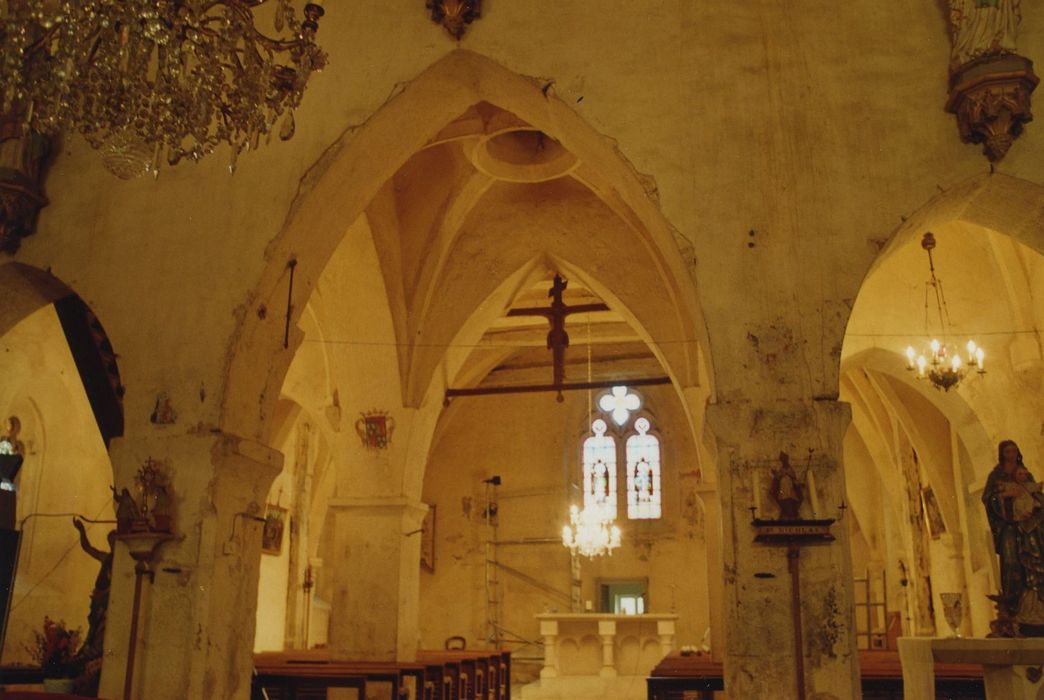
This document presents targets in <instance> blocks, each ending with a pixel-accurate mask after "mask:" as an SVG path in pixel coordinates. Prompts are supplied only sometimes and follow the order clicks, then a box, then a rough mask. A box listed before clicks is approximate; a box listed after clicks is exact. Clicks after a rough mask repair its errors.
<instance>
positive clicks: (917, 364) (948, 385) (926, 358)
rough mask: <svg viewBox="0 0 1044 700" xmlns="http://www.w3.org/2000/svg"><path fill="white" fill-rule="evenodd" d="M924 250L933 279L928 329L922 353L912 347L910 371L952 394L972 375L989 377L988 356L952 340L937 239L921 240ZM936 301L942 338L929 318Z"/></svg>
mask: <svg viewBox="0 0 1044 700" xmlns="http://www.w3.org/2000/svg"><path fill="white" fill-rule="evenodd" d="M921 247H922V248H924V250H925V252H927V253H928V272H929V278H928V281H927V282H926V283H925V290H924V325H925V336H926V338H930V339H928V340H927V341H926V343H925V346H924V347H923V348H922V350H921V352H920V353H918V352H917V351H916V350H914V347H913V346H912V345H911V346H909V347H907V348H906V369H907V370H909V371H911V372H916V373H917V377H918V378H919V379H926V380H928V381H929V382H931V383H932V385H933V386H935V388H937V389H942V390H943V391H949V390H950V389H952V388H953V387H955V386H957V385H958V384H960V383H961V380H963V379H964V378H965V377H966V376H967V374H968V372H969V371H975V372H977V373H978V374H985V373H986V370H985V369H983V366H984V365H983V362H984V360H985V359H986V352H985V351H984V350H983V349H982V348H981V347H979V345H978V344H977V343H976V342H975V341H974V340H969V341H968V342H967V343H966V344H965V345H964V348H963V350H964V352H965V354H964V355H963V356H962V355H961V352H962V348H960V347H958V345H957V344H956V343H953V342H951V341H949V340H948V338H949V337H950V333H949V331H950V312H949V309H948V308H947V307H946V294H945V293H944V292H943V286H942V280H940V279H939V278H938V277H936V276H935V260H934V259H933V258H932V250H934V249H935V236H934V235H932V233H931V232H930V231H929V232H927V233H925V234H924V237H923V238H922V239H921ZM933 299H934V301H935V312H936V315H937V316H938V319H939V330H940V333H941V336H940V337H941V338H942V340H940V339H939V338H935V337H931V334H930V332H929V328H928V326H929V318H930V314H931V311H930V309H931V301H932V300H933Z"/></svg>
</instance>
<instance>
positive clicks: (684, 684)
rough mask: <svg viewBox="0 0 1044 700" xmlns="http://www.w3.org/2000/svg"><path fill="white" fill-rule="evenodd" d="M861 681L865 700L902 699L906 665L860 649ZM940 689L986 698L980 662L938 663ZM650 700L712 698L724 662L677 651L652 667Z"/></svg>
mask: <svg viewBox="0 0 1044 700" xmlns="http://www.w3.org/2000/svg"><path fill="white" fill-rule="evenodd" d="M859 667H860V684H861V686H862V690H863V698H864V700H902V697H903V667H902V664H901V663H900V662H899V654H898V652H895V651H860V652H859ZM935 679H936V690H937V692H938V694H939V697H940V698H943V697H945V698H948V700H981V698H984V697H986V694H985V689H984V687H983V682H982V667H981V666H978V665H976V664H936V665H935ZM647 687H648V699H649V700H680V699H681V698H682V697H691V696H692V694H695V693H698V694H699V695H698V697H700V698H701V700H710V699H711V698H713V697H714V692H715V691H717V690H723V689H724V688H725V678H724V670H723V668H722V664H721V662H720V661H714V660H713V659H712V658H711V657H710V656H707V655H692V656H682V655H681V653H680V652H673V653H671V654H669V655H667V656H666V657H664V659H663V660H662V661H661V662H660V663H659V664H658V665H657V666H656V668H654V669H653V670H652V672H651V673H650V674H649V678H648V679H647Z"/></svg>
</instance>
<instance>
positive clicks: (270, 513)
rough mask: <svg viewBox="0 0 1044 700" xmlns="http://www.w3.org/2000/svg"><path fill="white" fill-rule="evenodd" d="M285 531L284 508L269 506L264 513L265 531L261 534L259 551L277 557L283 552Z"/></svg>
mask: <svg viewBox="0 0 1044 700" xmlns="http://www.w3.org/2000/svg"><path fill="white" fill-rule="evenodd" d="M285 529H286V508H281V507H280V506H273V505H269V506H268V509H267V510H266V511H265V529H264V531H263V532H262V533H261V551H262V552H263V553H265V554H275V555H278V554H279V553H281V552H282V551H283V530H285Z"/></svg>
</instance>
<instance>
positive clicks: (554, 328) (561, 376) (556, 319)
mask: <svg viewBox="0 0 1044 700" xmlns="http://www.w3.org/2000/svg"><path fill="white" fill-rule="evenodd" d="M568 286H569V283H568V282H566V281H565V280H564V279H562V276H561V275H558V274H556V275H555V280H554V283H553V284H552V285H551V289H549V290H548V292H547V295H548V296H549V297H551V306H550V307H549V308H540V307H529V308H524V309H510V310H509V311H508V314H507V315H508V316H543V317H544V318H546V319H547V321H548V323H550V324H551V330H549V331H548V333H547V348H548V350H550V351H551V363H552V370H551V371H552V374H551V383H552V387H553V388H554V389H556V390H557V391H558V400H559V401H561V400H562V385H563V384H564V383H565V351H566V348H567V347H569V333H567V332H566V329H565V321H566V316H569V315H570V314H583V313H589V312H591V311H608V310H609V307H608V306H606V305H605V304H578V305H576V306H568V305H567V304H566V303H565V302H564V301H562V293H563V292H565V290H566V287H568Z"/></svg>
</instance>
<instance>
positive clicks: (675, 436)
mask: <svg viewBox="0 0 1044 700" xmlns="http://www.w3.org/2000/svg"><path fill="white" fill-rule="evenodd" d="M642 394H643V395H644V396H645V397H646V406H647V407H648V409H649V411H653V412H655V413H652V414H649V415H651V416H653V422H654V426H656V427H657V429H659V430H660V431H661V432H660V437H661V440H662V442H663V488H664V491H663V492H664V507H663V514H664V515H663V519H662V520H660V521H655V522H653V521H647V522H637V521H630V520H627V519H626V515H625V514H626V506H624V505H621V507H620V514H619V516H618V517H619V519H618V524H619V526H620V528H621V529H622V530H623V546H621V548H620V549H619V550H617V551H616V552H614V553H613V554H612V556H611V557H603V558H599V559H595V560H587V559H583V560H582V563H581V585H582V599H583V600H584V601H588V600H590V601H592V602H593V605H594V608H595V609H596V610H597V606H598V602H597V598H598V596H597V592H596V582H597V580H598V579H600V578H605V579H611V578H624V579H642V578H646V579H648V582H649V589H648V595H649V598H648V603H649V609H648V611H649V612H657V613H666V612H677V613H678V615H679V616H680V619H679V622H678V639H677V642H678V643H679V644H697V643H699V642H701V641H702V639H703V636H704V632H705V630H706V629H707V627H709V625H710V613H709V610H708V586H709V585H720V584H719V583H718V582H715V581H713V579H714V578H715V575H714V573H713V572H711V571H709V570H708V564H707V553H706V546H705V542H704V537H705V526H706V523H705V522H704V521H703V517H702V510H700V509H699V508H698V507H696V508H693V507H692V506H687V505H686V500H687V499H688V500H689V501H690V502H691V500H692V498H690V494H698V495H697V496H695V497H696V498H704V497H714V494H713V493H712V492H708V491H705V490H704V489H705V488H706V485H705V484H703V483H702V480H701V479H700V478H699V477H698V476H697V475H696V471H697V470H698V469H699V468H700V465H699V462H698V461H697V459H696V458H695V451H694V448H693V444H692V439H691V433H689V431H688V430H687V428H686V427H685V426H684V425H683V424H681V423H680V421H679V414H680V404H679V403H678V400H677V397H676V394H675V393H674V390H673V389H672V388H670V387H647V388H645V389H644V390H642ZM596 398H597V394H596ZM586 411H587V396H586V395H585V394H584V393H583V392H572V393H569V394H567V395H566V401H565V402H564V403H561V404H559V403H556V402H555V400H554V396H553V395H552V394H537V395H516V396H505V397H483V398H473V399H461V400H458V401H455V402H454V405H453V407H452V408H451V409H450V411H449V412H448V414H447V416H446V417H445V418H444V424H443V425H442V426H440V436H439V438H438V442H437V444H436V446H435V449H434V451H433V453H432V456H431V460H430V463H429V467H428V471H427V474H426V476H425V486H424V499H425V501H426V502H427V503H429V504H431V505H434V506H436V508H437V519H436V529H435V571H434V572H433V573H432V572H429V571H422V573H421V642H422V645H423V646H424V647H426V648H441V647H442V645H443V643H444V641H445V639H446V638H447V637H450V636H454V635H460V636H463V637H465V638H466V639H467V640H468V642H469V644H481V643H482V642H483V641H484V640H485V637H486V609H485V605H484V601H485V600H486V598H487V596H486V589H485V585H486V575H485V567H484V560H485V552H486V549H485V543H486V541H487V539H488V535H489V533H488V530H487V525H486V522H485V519H484V516H483V513H484V511H485V508H486V506H485V504H486V486H485V485H484V484H483V483H482V481H483V480H484V479H488V478H490V477H492V476H494V475H499V476H500V477H501V479H502V485H501V487H500V489H499V509H498V514H499V529H498V538H499V539H500V540H503V541H505V542H506V544H503V545H500V546H499V547H498V548H497V552H496V556H497V559H498V560H499V561H500V563H501V564H503V565H504V566H505V567H509V569H502V570H500V571H499V572H498V573H496V575H495V576H496V579H497V580H499V582H500V590H501V596H502V606H501V616H502V619H501V624H502V625H503V626H504V627H505V628H506V629H508V630H511V631H512V632H513V633H514V634H515V635H518V636H519V637H521V638H522V639H526V640H536V639H539V633H538V624H537V621H536V619H535V618H534V615H536V614H537V613H540V612H549V611H559V612H568V611H569V610H570V603H569V594H570V568H569V567H570V563H569V562H570V557H569V553H568V550H566V549H565V548H564V547H563V546H562V544H561V528H562V525H563V524H565V523H566V522H568V507H569V504H570V503H580V502H581V500H580V499H581V495H580V491H579V489H576V488H575V487H573V486H572V485H575V484H578V483H580V478H581V472H580V465H579V460H580V444H581V441H582V440H583V438H584V437H585V433H584V430H583V427H584V416H585V414H586ZM622 491H623V489H621V495H622ZM531 538H544V539H549V540H551V541H550V542H547V543H540V544H519V543H518V542H519V541H520V540H523V539H531ZM518 646H519V645H517V644H515V645H510V647H509V648H516V647H518ZM527 655H528V656H530V657H532V656H534V655H535V656H540V651H539V649H537V648H535V647H532V646H529V647H526V648H524V649H521V650H520V651H519V656H522V657H524V656H527ZM621 673H623V671H622V670H621Z"/></svg>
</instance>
